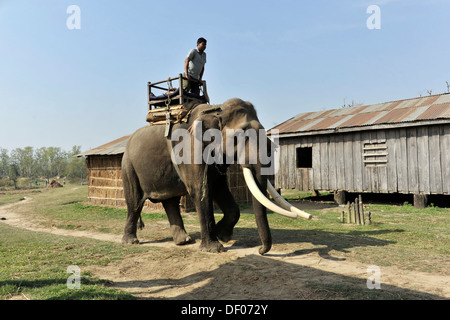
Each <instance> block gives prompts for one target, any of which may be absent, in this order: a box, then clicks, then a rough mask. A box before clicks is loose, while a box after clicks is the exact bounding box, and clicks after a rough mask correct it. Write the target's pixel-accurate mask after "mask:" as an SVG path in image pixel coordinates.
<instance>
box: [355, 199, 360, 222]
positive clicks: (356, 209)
mask: <svg viewBox="0 0 450 320" xmlns="http://www.w3.org/2000/svg"><path fill="white" fill-rule="evenodd" d="M355 217H356V224H361V221H360V218H359V200H358V198H356V199H355Z"/></svg>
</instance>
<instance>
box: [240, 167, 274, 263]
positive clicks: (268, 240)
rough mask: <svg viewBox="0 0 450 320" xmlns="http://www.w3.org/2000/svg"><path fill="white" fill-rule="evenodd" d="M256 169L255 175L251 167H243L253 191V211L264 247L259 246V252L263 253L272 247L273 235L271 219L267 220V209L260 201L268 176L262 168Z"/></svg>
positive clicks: (248, 184)
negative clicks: (263, 172)
mask: <svg viewBox="0 0 450 320" xmlns="http://www.w3.org/2000/svg"><path fill="white" fill-rule="evenodd" d="M256 171H257V172H256V173H255V177H254V176H253V173H252V170H251V169H249V168H246V167H243V172H244V178H245V182H246V183H247V186H248V187H249V189H250V191H251V193H252V203H253V212H254V214H255V220H256V225H257V227H258V233H259V237H260V239H261V242H262V247H261V248H259V254H261V255H263V254H265V253H266V252H268V251H269V250H270V248H271V247H272V235H271V233H270V228H269V221H268V220H267V209H266V207H265V206H264V205H263V204H262V203H261V201H260V199H261V194H262V192H261V191H260V190H266V187H267V178H266V177H265V176H262V175H261V173H260V170H256ZM255 178H256V179H255ZM252 190H253V191H252ZM256 190H258V191H259V193H258V192H257V191H256ZM263 196H264V195H263Z"/></svg>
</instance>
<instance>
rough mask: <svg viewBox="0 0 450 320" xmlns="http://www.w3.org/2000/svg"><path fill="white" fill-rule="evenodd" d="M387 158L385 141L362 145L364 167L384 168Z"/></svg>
mask: <svg viewBox="0 0 450 320" xmlns="http://www.w3.org/2000/svg"><path fill="white" fill-rule="evenodd" d="M387 156H388V153H387V146H386V141H377V142H365V143H364V150H363V162H364V166H365V167H367V168H370V167H372V168H373V167H386V166H387Z"/></svg>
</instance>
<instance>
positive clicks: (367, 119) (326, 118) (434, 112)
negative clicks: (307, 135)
mask: <svg viewBox="0 0 450 320" xmlns="http://www.w3.org/2000/svg"><path fill="white" fill-rule="evenodd" d="M438 119H449V120H450V94H448V93H445V94H438V95H433V96H426V97H420V98H412V99H405V100H399V101H391V102H385V103H377V104H373V105H365V106H357V107H350V108H340V109H331V110H325V111H317V112H306V113H300V114H298V115H296V116H295V117H293V118H291V119H289V120H287V121H285V122H283V123H281V124H279V125H277V126H275V127H273V128H272V129H277V130H278V131H279V133H280V134H282V133H300V132H310V131H320V130H330V129H340V128H353V127H364V126H371V125H383V124H397V123H405V122H419V121H424V120H427V121H430V120H438ZM272 129H270V130H272ZM270 130H269V134H270Z"/></svg>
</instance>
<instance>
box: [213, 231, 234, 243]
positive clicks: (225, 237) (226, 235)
mask: <svg viewBox="0 0 450 320" xmlns="http://www.w3.org/2000/svg"><path fill="white" fill-rule="evenodd" d="M232 236H233V231H231V232H229V231H226V230H218V232H217V238H218V239H219V240H220V241H222V242H228V241H230V240H231V237H232Z"/></svg>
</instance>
